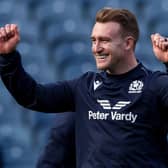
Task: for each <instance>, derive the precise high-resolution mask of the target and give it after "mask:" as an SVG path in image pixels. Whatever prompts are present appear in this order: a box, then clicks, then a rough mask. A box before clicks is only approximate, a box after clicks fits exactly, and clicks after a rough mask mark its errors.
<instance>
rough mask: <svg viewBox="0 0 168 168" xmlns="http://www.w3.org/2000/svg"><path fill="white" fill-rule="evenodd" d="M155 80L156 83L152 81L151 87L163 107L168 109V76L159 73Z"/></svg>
mask: <svg viewBox="0 0 168 168" xmlns="http://www.w3.org/2000/svg"><path fill="white" fill-rule="evenodd" d="M154 79H155V81H153V80H152V81H151V87H152V88H153V90H154V92H155V94H156V95H157V97H158V100H159V102H160V104H161V105H162V107H163V108H166V109H168V74H167V73H161V72H158V73H156V76H155V77H154Z"/></svg>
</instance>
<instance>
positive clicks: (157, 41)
mask: <svg viewBox="0 0 168 168" xmlns="http://www.w3.org/2000/svg"><path fill="white" fill-rule="evenodd" d="M151 41H152V46H153V52H154V54H155V56H156V57H157V59H158V60H160V61H161V62H164V63H168V38H167V37H163V36H161V35H160V34H159V33H156V34H152V35H151Z"/></svg>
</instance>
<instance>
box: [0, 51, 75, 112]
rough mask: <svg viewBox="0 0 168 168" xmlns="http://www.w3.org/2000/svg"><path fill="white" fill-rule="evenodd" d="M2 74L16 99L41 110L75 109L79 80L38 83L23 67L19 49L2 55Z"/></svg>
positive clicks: (0, 61)
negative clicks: (76, 89) (75, 95)
mask: <svg viewBox="0 0 168 168" xmlns="http://www.w3.org/2000/svg"><path fill="white" fill-rule="evenodd" d="M0 75H1V78H2V81H3V83H4V84H5V86H6V88H7V89H8V91H9V92H10V93H11V95H12V96H13V97H14V98H15V100H16V101H17V102H18V103H19V104H20V105H22V106H24V107H26V108H29V109H31V110H35V111H40V112H64V111H74V109H75V107H74V92H73V90H74V88H75V85H76V83H77V82H76V81H77V80H73V81H64V82H57V83H54V84H45V85H42V84H39V83H37V82H36V81H35V80H34V79H33V78H32V77H31V76H30V75H29V74H28V73H26V72H25V70H24V69H23V67H22V64H21V56H20V54H19V52H18V51H14V52H13V53H10V54H8V55H5V56H4V55H1V56H0Z"/></svg>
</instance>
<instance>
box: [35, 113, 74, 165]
mask: <svg viewBox="0 0 168 168" xmlns="http://www.w3.org/2000/svg"><path fill="white" fill-rule="evenodd" d="M75 165H76V155H75V116H74V113H66V114H58V115H57V116H56V117H55V123H54V127H53V128H52V129H51V132H50V134H49V139H48V141H47V145H46V146H45V149H44V151H43V153H42V154H41V155H40V158H39V160H38V162H37V166H36V168H75V167H76V166H75Z"/></svg>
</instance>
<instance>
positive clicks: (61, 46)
mask: <svg viewBox="0 0 168 168" xmlns="http://www.w3.org/2000/svg"><path fill="white" fill-rule="evenodd" d="M104 6H111V7H115V8H127V9H129V10H131V11H132V12H133V13H135V15H136V16H137V18H138V22H139V26H140V30H141V36H140V40H139V43H138V45H137V48H136V56H137V58H138V59H140V60H141V61H142V62H143V63H144V64H145V65H147V66H148V67H149V68H152V69H155V70H156V69H158V70H165V69H164V66H163V65H162V64H161V63H159V62H158V61H157V60H156V59H155V57H154V55H153V52H152V47H151V43H150V34H151V33H154V32H160V33H162V34H163V35H166V34H167V32H168V21H167V15H168V1H167V0H160V1H158V0H1V1H0V26H3V25H5V24H7V23H17V24H18V25H19V27H20V32H21V43H20V44H19V47H18V48H19V50H20V52H21V53H22V54H23V58H22V59H23V64H24V66H25V69H26V70H27V71H28V72H29V73H30V74H31V75H32V76H33V77H35V78H36V79H37V80H38V81H39V82H42V83H46V82H54V81H56V80H62V79H71V78H74V77H76V76H79V75H80V74H81V73H83V72H86V71H88V70H96V68H95V64H94V60H93V58H92V54H91V50H90V47H91V43H90V32H91V29H92V26H93V24H94V17H95V14H96V11H97V10H98V9H100V8H102V7H104ZM58 115H59V114H58ZM55 116H56V115H55V114H43V113H34V112H32V111H30V110H26V109H24V108H22V107H20V106H19V105H16V102H15V101H14V100H13V99H12V98H11V96H10V95H9V93H8V92H7V90H6V89H5V88H4V86H3V84H2V82H1V81H0V153H1V154H2V159H1V158H0V160H3V162H4V166H3V168H34V167H35V164H36V161H37V158H38V157H39V153H40V152H41V150H42V149H43V148H44V144H45V143H46V139H47V136H48V131H49V128H51V126H52V125H53V122H54V120H55Z"/></svg>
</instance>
